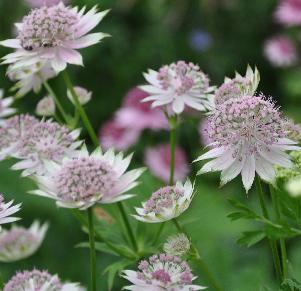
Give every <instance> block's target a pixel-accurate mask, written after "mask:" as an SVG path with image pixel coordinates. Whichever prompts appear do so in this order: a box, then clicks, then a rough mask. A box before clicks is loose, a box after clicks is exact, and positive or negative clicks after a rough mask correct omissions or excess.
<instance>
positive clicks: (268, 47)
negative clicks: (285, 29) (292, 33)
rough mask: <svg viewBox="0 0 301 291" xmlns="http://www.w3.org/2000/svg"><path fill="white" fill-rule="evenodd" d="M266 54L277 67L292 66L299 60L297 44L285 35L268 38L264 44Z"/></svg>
mask: <svg viewBox="0 0 301 291" xmlns="http://www.w3.org/2000/svg"><path fill="white" fill-rule="evenodd" d="M264 54H265V56H266V58H267V59H268V60H269V61H270V62H271V64H272V65H274V66H275V67H287V66H292V65H294V64H295V63H296V62H297V52H296V48H295V45H294V43H293V42H292V41H291V40H290V39H289V38H288V37H286V36H284V35H279V36H275V37H273V38H271V39H268V40H267V41H266V43H265V45H264Z"/></svg>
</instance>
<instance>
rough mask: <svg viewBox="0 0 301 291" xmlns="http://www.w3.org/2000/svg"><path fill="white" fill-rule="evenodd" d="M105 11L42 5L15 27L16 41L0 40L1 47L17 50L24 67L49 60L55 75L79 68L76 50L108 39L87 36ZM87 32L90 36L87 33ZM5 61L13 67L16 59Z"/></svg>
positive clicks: (79, 61)
mask: <svg viewBox="0 0 301 291" xmlns="http://www.w3.org/2000/svg"><path fill="white" fill-rule="evenodd" d="M107 12H108V11H103V12H98V11H97V7H96V6H94V7H93V8H92V9H91V10H89V11H88V12H87V13H85V8H83V9H81V10H80V11H78V8H77V7H75V8H71V7H66V6H64V4H63V3H62V2H60V3H58V4H57V5H54V6H50V7H47V6H43V7H41V8H36V9H33V10H31V11H30V13H29V14H28V15H27V16H25V17H24V18H23V21H22V23H18V24H17V28H18V36H17V38H16V39H8V40H5V41H2V42H1V44H2V45H3V46H7V47H11V48H15V49H18V51H19V52H18V54H19V57H18V58H19V60H20V62H22V61H21V60H22V59H26V61H25V62H24V65H30V64H31V63H36V62H37V61H40V60H49V61H50V64H51V66H52V68H53V69H54V70H55V71H56V72H60V71H62V70H64V69H65V68H66V66H67V63H68V64H75V65H82V64H83V61H82V56H81V54H80V53H79V52H78V51H77V49H81V48H84V47H88V46H91V45H94V44H96V43H98V42H99V41H100V40H101V39H102V38H104V37H105V36H107V35H106V34H104V33H89V32H90V31H91V30H92V29H93V28H94V27H95V26H97V25H98V23H99V22H100V21H101V20H102V18H103V17H104V16H105V15H106V14H107ZM87 33H89V34H87ZM6 60H7V62H10V63H13V65H12V66H13V67H14V66H20V63H18V62H17V63H16V64H15V62H16V56H15V55H14V54H10V56H8V57H6Z"/></svg>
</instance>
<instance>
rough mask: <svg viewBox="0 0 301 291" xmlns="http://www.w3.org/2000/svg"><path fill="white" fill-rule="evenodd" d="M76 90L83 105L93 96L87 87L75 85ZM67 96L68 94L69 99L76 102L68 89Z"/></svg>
mask: <svg viewBox="0 0 301 291" xmlns="http://www.w3.org/2000/svg"><path fill="white" fill-rule="evenodd" d="M74 91H75V93H76V95H77V97H78V100H79V102H80V104H81V105H85V104H87V103H88V102H89V101H90V100H91V98H92V92H91V91H88V90H87V89H85V88H83V87H80V86H75V87H74ZM67 96H68V98H69V100H70V101H71V102H72V103H73V104H74V101H73V97H72V94H71V92H70V90H67Z"/></svg>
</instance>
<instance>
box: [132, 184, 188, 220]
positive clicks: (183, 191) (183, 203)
mask: <svg viewBox="0 0 301 291" xmlns="http://www.w3.org/2000/svg"><path fill="white" fill-rule="evenodd" d="M193 190H194V185H192V184H191V182H190V180H189V179H187V181H186V182H185V184H184V185H183V184H182V183H181V182H177V183H176V185H175V186H165V187H163V188H160V189H159V190H157V191H156V192H154V193H153V194H152V195H151V197H150V199H148V200H147V201H146V202H143V203H142V208H136V212H137V214H138V215H133V216H134V217H135V218H136V219H138V220H140V221H143V222H149V223H157V222H162V221H167V220H171V219H173V218H175V217H178V216H179V215H181V214H182V213H183V212H184V211H185V210H186V209H187V208H188V207H189V205H190V203H191V200H192V198H193Z"/></svg>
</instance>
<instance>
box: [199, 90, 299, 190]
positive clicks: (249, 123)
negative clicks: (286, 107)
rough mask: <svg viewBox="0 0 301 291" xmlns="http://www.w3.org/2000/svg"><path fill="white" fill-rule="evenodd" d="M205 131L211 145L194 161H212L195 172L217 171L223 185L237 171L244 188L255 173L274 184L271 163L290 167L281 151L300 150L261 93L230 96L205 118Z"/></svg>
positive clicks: (277, 111)
mask: <svg viewBox="0 0 301 291" xmlns="http://www.w3.org/2000/svg"><path fill="white" fill-rule="evenodd" d="M208 132H209V137H210V139H211V140H212V142H213V143H212V144H211V146H212V147H213V148H212V149H211V150H210V151H208V152H207V153H205V154H203V155H202V156H200V157H199V158H198V159H197V160H196V161H200V160H206V159H213V160H212V161H210V162H207V163H206V164H205V165H204V166H203V167H202V168H201V170H200V171H199V172H198V174H202V173H207V172H211V171H221V183H222V184H225V183H227V182H229V181H231V180H232V179H234V178H235V177H236V176H238V175H239V174H240V173H241V175H242V182H243V185H244V187H245V189H246V191H248V190H249V189H250V188H251V186H252V184H253V181H254V178H255V173H257V174H258V175H259V176H260V177H261V178H262V179H263V180H265V181H267V182H269V183H274V181H275V169H274V165H279V166H282V167H291V166H292V162H291V160H290V156H289V155H288V154H287V153H285V151H286V150H299V149H300V148H299V147H298V146H296V145H295V144H297V143H296V142H295V141H292V140H290V139H289V138H287V133H286V130H285V128H284V120H283V118H282V116H281V114H280V112H279V110H278V108H277V107H275V104H274V103H273V102H272V101H271V100H269V99H266V98H264V97H263V96H245V97H243V98H233V99H230V100H228V101H226V102H225V103H223V104H221V105H220V106H218V107H217V108H216V110H215V112H214V114H213V115H212V116H210V117H209V126H208Z"/></svg>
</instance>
